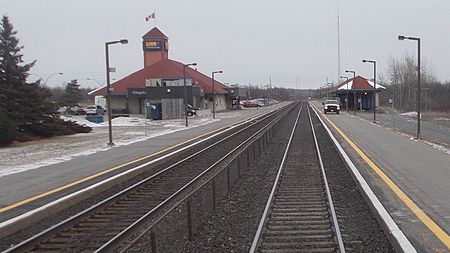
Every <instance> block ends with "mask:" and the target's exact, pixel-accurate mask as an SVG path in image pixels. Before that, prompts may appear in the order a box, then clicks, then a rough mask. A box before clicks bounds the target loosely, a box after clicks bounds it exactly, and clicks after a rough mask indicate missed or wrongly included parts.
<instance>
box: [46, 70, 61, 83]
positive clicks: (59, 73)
mask: <svg viewBox="0 0 450 253" xmlns="http://www.w3.org/2000/svg"><path fill="white" fill-rule="evenodd" d="M56 75H63V73H62V72H58V73H53V74H51V75H49V76H48V77H47V79H45V83H44V85H45V86H47V83H48V80H49V79H50V77H52V76H56Z"/></svg>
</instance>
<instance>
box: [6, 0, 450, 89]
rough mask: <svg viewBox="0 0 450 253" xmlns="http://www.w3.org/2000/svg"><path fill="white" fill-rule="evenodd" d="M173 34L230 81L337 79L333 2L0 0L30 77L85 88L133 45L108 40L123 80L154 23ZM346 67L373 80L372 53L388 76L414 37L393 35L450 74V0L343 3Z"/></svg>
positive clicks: (186, 57)
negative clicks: (391, 62) (148, 18)
mask: <svg viewBox="0 0 450 253" xmlns="http://www.w3.org/2000/svg"><path fill="white" fill-rule="evenodd" d="M153 11H156V26H157V27H158V28H160V29H161V30H162V31H163V32H164V33H165V34H166V35H167V36H168V37H169V44H170V51H169V58H171V59H173V60H177V61H181V62H185V63H190V62H197V63H198V69H199V70H200V71H202V72H203V73H205V74H207V75H210V73H211V71H214V70H223V71H224V74H222V75H217V76H216V77H217V79H219V80H221V81H222V82H225V83H232V84H234V83H239V84H243V85H247V84H253V85H266V84H268V82H269V75H271V76H272V85H273V86H277V87H291V88H295V87H296V76H298V79H299V82H298V88H318V87H320V86H321V85H323V84H324V83H325V82H326V80H327V78H328V80H329V81H330V82H336V81H337V78H338V61H337V1H336V0H320V1H318V0H290V1H288V0H277V1H275V0H272V1H263V0H251V1H250V0H245V1H244V0H227V1H223V0H222V1H219V0H190V1H174V0H154V1H144V0H133V1H123V0H108V1H92V0H77V1H61V0H58V1H57V0H39V1H33V0H0V14H1V15H8V16H9V18H10V20H11V22H12V23H13V25H14V27H15V29H16V30H17V31H18V37H19V39H20V42H21V45H23V46H25V48H24V50H23V53H24V55H25V57H24V59H25V60H26V61H32V60H37V63H36V65H35V67H34V68H33V69H32V70H31V73H33V74H36V75H32V76H33V77H34V78H38V76H41V77H42V78H43V79H46V78H47V77H48V76H49V75H50V74H52V73H55V72H63V73H64V75H63V76H53V77H51V78H50V79H49V83H48V85H50V86H57V85H60V84H62V83H65V82H68V81H70V80H71V79H78V80H79V82H80V83H81V84H82V85H83V86H84V87H98V84H97V83H96V82H95V81H87V80H86V78H93V79H96V80H98V81H99V82H101V83H103V82H104V80H105V55H104V54H105V52H104V43H105V42H106V41H110V40H117V39H121V38H127V39H128V40H129V44H127V45H120V44H119V45H113V46H111V47H110V62H111V66H114V67H116V68H117V72H116V73H113V74H112V75H113V76H112V78H115V79H120V78H123V77H125V76H127V75H129V74H131V73H132V72H134V71H137V70H139V69H141V68H142V67H143V56H142V54H143V53H142V44H141V43H142V35H144V34H145V33H146V32H147V31H149V30H150V29H151V28H152V27H153V26H154V24H155V23H154V22H146V21H145V16H147V15H149V14H150V13H152V12H153ZM339 13H340V37H341V40H340V42H341V43H340V44H341V47H340V48H341V72H342V75H345V73H344V70H346V69H351V70H355V71H356V72H357V74H360V75H363V76H365V77H368V78H372V73H373V70H372V69H373V68H372V65H369V64H363V63H361V60H362V59H363V58H366V59H371V60H376V61H377V69H378V72H379V73H384V74H386V76H387V64H388V61H389V58H391V57H394V58H398V57H402V56H404V55H405V54H410V55H412V56H414V57H416V50H417V49H416V43H415V42H413V41H398V40H397V36H398V35H400V34H402V35H406V36H418V37H421V38H422V42H421V43H422V60H423V61H424V62H425V63H426V64H427V66H428V68H431V69H432V70H433V72H434V74H435V75H436V77H437V78H438V79H440V80H450V1H449V0H395V1H392V0H377V1H368V0H340V1H339Z"/></svg>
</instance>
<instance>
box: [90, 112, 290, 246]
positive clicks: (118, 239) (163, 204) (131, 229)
mask: <svg viewBox="0 0 450 253" xmlns="http://www.w3.org/2000/svg"><path fill="white" fill-rule="evenodd" d="M289 110H290V109H289ZM289 110H286V111H285V112H284V113H283V114H282V115H279V116H278V117H277V118H275V119H273V120H272V121H271V122H269V123H268V124H266V126H264V127H262V128H261V129H259V130H258V131H257V132H255V133H254V134H253V135H252V136H250V137H249V138H247V139H246V140H245V141H243V142H241V143H240V144H239V145H238V146H236V147H235V148H234V149H232V150H231V151H230V152H228V153H227V154H225V155H224V156H223V157H222V158H221V159H219V160H218V161H216V162H215V163H214V164H212V165H210V166H209V167H208V168H207V169H206V170H205V171H203V172H202V173H201V174H199V175H198V176H197V177H195V178H194V179H192V180H191V181H190V182H189V183H187V184H185V185H184V186H183V187H181V188H180V189H179V190H178V191H177V192H175V193H174V194H172V195H171V196H170V197H168V198H167V199H166V200H164V201H163V202H161V203H160V204H159V205H158V206H156V207H154V208H153V209H152V210H150V211H149V212H148V213H146V214H145V215H143V216H142V217H141V218H139V219H138V220H136V221H135V222H134V223H133V224H131V225H130V226H129V227H127V228H125V229H124V230H122V232H120V233H119V234H117V235H116V236H115V237H114V238H112V239H111V240H110V241H108V242H107V243H105V244H104V245H103V246H102V247H100V248H99V249H97V250H96V251H95V253H100V252H110V251H112V250H114V249H115V248H116V247H117V246H119V245H120V243H121V242H122V241H123V240H124V238H126V237H127V236H129V235H131V234H132V233H133V232H135V231H136V230H137V229H138V227H139V225H140V224H141V223H143V222H146V221H147V220H148V219H149V218H150V216H151V215H154V214H155V213H158V212H160V211H161V209H164V210H165V211H164V213H163V214H161V215H160V217H158V218H157V219H155V221H154V222H153V224H152V225H150V226H149V227H147V228H146V229H145V230H143V231H142V232H141V233H139V235H137V236H135V237H134V239H133V240H132V241H131V242H130V243H128V244H127V246H125V247H124V248H122V249H121V251H120V252H126V251H127V250H129V249H130V248H131V247H132V246H133V245H134V244H135V243H137V242H138V241H139V239H141V238H142V237H143V236H144V235H145V234H147V233H148V232H149V231H150V230H152V229H153V227H154V226H156V225H157V224H158V223H159V221H161V220H162V219H163V218H164V217H165V216H167V215H168V214H169V213H170V212H171V211H173V210H174V209H175V208H176V207H178V206H179V205H180V204H182V203H183V202H185V201H186V200H187V199H188V198H190V197H191V196H192V195H193V194H194V193H195V192H196V191H197V190H199V189H201V188H202V187H203V186H205V185H206V184H207V183H209V182H210V181H211V180H212V179H213V178H214V177H215V176H216V175H218V174H219V173H220V172H222V171H223V169H224V168H225V167H226V166H225V167H224V168H222V169H221V170H220V171H217V172H216V173H215V174H214V175H212V176H211V177H209V178H208V179H207V180H204V182H202V183H201V184H200V185H198V186H197V187H196V188H195V189H193V190H192V191H190V192H189V193H188V194H186V195H185V196H183V197H182V198H181V199H180V200H178V201H176V203H175V204H173V205H172V206H171V207H170V208H167V207H166V205H168V203H169V202H171V201H173V200H174V199H175V198H177V197H179V195H181V194H182V193H183V192H184V191H186V190H187V188H188V187H191V186H192V185H193V184H195V183H197V182H198V181H200V180H201V179H203V177H204V176H205V174H207V173H209V172H210V171H211V170H212V169H214V168H215V167H216V166H217V165H218V164H220V163H221V162H223V161H224V160H226V159H228V158H229V157H230V156H231V155H233V154H234V153H235V152H236V151H237V150H239V149H240V148H241V147H243V146H244V145H246V144H248V143H249V142H250V140H252V139H253V138H254V137H256V136H257V135H259V134H261V133H262V132H263V131H264V130H267V129H269V126H270V125H273V124H275V123H276V122H278V121H279V119H280V118H282V117H283V116H284V115H285V114H287V112H288V111H289ZM241 152H242V151H241ZM237 155H240V153H239V154H237Z"/></svg>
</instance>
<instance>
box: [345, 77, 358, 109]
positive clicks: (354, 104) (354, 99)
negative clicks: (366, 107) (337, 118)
mask: <svg viewBox="0 0 450 253" xmlns="http://www.w3.org/2000/svg"><path fill="white" fill-rule="evenodd" d="M345 73H352V74H353V79H352V84H354V82H355V78H356V72H355V71H353V70H346V71H345ZM353 115H356V91H353Z"/></svg>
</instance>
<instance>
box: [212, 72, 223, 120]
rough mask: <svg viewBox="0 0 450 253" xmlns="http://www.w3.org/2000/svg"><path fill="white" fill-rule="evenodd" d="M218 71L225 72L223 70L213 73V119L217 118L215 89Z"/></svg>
mask: <svg viewBox="0 0 450 253" xmlns="http://www.w3.org/2000/svg"><path fill="white" fill-rule="evenodd" d="M217 73H223V71H222V70H218V71H213V72H212V73H211V76H212V92H213V119H215V118H216V90H215V89H214V75H215V74H217Z"/></svg>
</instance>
